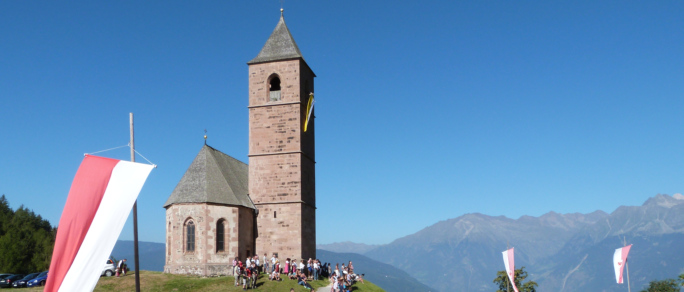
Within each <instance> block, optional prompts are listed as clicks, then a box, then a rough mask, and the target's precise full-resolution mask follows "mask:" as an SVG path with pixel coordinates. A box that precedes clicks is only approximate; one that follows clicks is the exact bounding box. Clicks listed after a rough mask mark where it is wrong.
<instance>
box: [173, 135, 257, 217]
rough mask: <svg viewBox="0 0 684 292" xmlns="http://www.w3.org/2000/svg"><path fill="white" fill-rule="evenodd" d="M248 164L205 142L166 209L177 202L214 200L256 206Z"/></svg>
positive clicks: (216, 202)
mask: <svg viewBox="0 0 684 292" xmlns="http://www.w3.org/2000/svg"><path fill="white" fill-rule="evenodd" d="M247 167H248V166H247V164H245V163H243V162H241V161H239V160H237V159H235V158H233V157H230V156H228V155H226V154H224V153H222V152H221V151H218V150H216V149H214V148H212V147H210V146H207V145H204V146H203V147H202V150H200V152H199V154H197V156H196V157H195V160H193V161H192V164H190V167H188V170H187V171H186V172H185V174H184V175H183V178H181V180H180V182H179V183H178V185H176V188H175V189H174V190H173V192H171V196H169V199H168V200H167V201H166V203H165V204H164V208H167V207H169V206H171V205H172V204H178V203H214V204H225V205H233V206H244V207H247V208H252V209H256V206H255V205H254V203H252V200H250V198H249V197H248V195H247V194H248V186H247V182H248V181H247V179H248V176H249V172H248V168H247Z"/></svg>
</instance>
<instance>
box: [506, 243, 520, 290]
mask: <svg viewBox="0 0 684 292" xmlns="http://www.w3.org/2000/svg"><path fill="white" fill-rule="evenodd" d="M503 260H504V265H505V266H506V274H507V275H508V279H509V280H511V285H512V286H513V290H515V292H518V287H515V260H514V257H513V248H512V247H511V249H509V250H507V251H504V252H503Z"/></svg>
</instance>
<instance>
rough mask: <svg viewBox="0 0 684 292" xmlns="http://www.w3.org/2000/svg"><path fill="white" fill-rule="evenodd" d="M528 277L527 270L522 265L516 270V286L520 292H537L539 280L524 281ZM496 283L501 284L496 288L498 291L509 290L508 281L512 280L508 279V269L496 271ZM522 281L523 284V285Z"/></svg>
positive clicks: (505, 291) (504, 291)
mask: <svg viewBox="0 0 684 292" xmlns="http://www.w3.org/2000/svg"><path fill="white" fill-rule="evenodd" d="M526 278H527V272H526V271H525V267H521V268H520V269H516V270H515V287H518V291H520V292H537V288H536V287H537V286H539V285H537V282H534V281H527V282H526V283H522V282H523V281H524V280H525V279H526ZM493 282H494V284H496V285H498V286H499V290H496V292H507V291H508V287H509V285H508V283H509V282H510V281H509V280H508V275H507V274H506V271H498V272H496V278H494V281H493ZM521 283H522V285H521ZM510 289H511V290H510V292H512V291H513V287H511V288H510Z"/></svg>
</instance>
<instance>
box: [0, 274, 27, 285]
mask: <svg viewBox="0 0 684 292" xmlns="http://www.w3.org/2000/svg"><path fill="white" fill-rule="evenodd" d="M24 276H26V275H22V274H16V275H12V276H9V277H5V278H4V279H2V280H0V288H10V287H12V282H14V281H16V280H21V279H22V278H24Z"/></svg>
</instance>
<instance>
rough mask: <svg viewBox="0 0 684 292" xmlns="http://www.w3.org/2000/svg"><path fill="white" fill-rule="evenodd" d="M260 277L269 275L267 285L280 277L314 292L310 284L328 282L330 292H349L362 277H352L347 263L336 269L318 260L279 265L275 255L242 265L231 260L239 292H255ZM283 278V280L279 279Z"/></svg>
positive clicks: (264, 256)
mask: <svg viewBox="0 0 684 292" xmlns="http://www.w3.org/2000/svg"><path fill="white" fill-rule="evenodd" d="M260 273H264V274H267V275H268V279H269V281H282V277H287V278H288V279H290V280H296V281H297V283H298V284H299V285H302V286H304V287H306V288H307V289H310V290H313V288H312V287H311V285H310V284H309V281H312V280H314V281H316V280H320V279H329V280H330V282H331V283H332V289H331V292H348V291H351V286H352V285H354V283H356V282H361V283H363V274H361V275H357V274H355V273H354V266H353V264H352V262H351V261H350V262H349V264H348V265H346V266H345V264H344V263H343V264H342V266H341V267H340V265H339V263H338V264H335V268H334V269H333V268H332V267H331V264H330V263H323V264H321V261H320V260H318V259H311V258H310V259H308V260H306V261H304V260H303V259H301V260H299V261H297V259H290V258H286V259H285V261H284V262H281V261H280V259H279V258H278V255H277V254H273V255H272V256H271V258H270V259H268V258H267V255H266V254H264V255H263V257H261V258H259V257H258V256H253V257H248V258H247V259H245V261H244V262H243V261H240V260H239V259H238V258H235V259H234V260H233V275H235V286H239V285H240V284H242V289H243V290H247V289H254V288H256V287H257V280H258V276H259V274H260ZM281 275H282V276H281Z"/></svg>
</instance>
